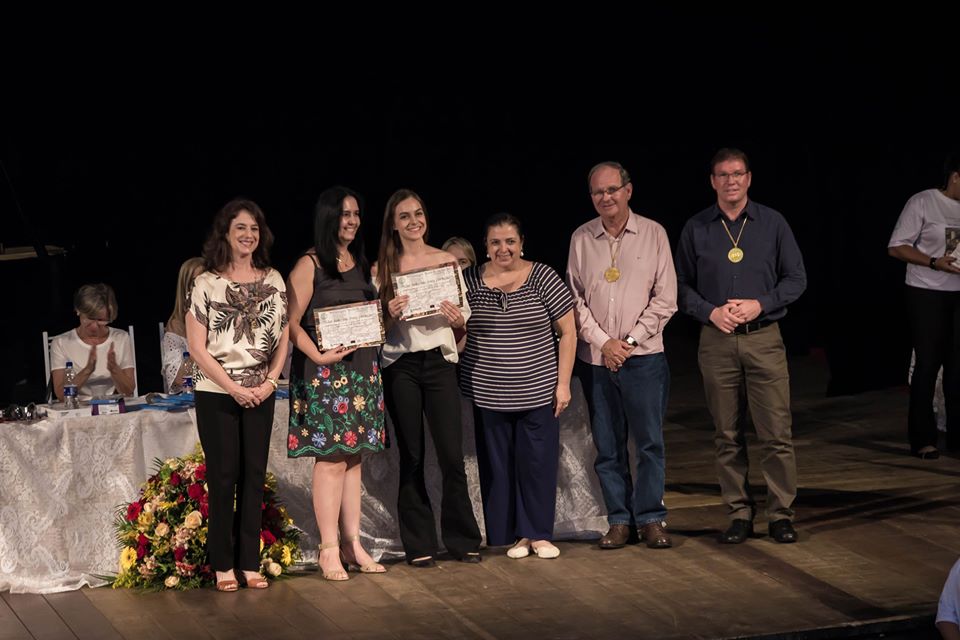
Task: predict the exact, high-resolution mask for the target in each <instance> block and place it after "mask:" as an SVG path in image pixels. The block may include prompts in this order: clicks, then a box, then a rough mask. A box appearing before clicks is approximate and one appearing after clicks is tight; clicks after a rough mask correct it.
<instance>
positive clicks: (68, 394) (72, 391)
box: [63, 360, 80, 409]
mask: <svg viewBox="0 0 960 640" xmlns="http://www.w3.org/2000/svg"><path fill="white" fill-rule="evenodd" d="M63 375H64V378H63V406H64V407H66V408H67V409H76V408H77V407H79V406H80V402H78V401H77V383H76V382H75V380H76V379H77V374H76V372H75V371H74V370H73V363H72V362H70V361H69V360H67V368H66V369H65V370H64V373H63Z"/></svg>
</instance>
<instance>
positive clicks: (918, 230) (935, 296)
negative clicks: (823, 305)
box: [887, 153, 960, 459]
mask: <svg viewBox="0 0 960 640" xmlns="http://www.w3.org/2000/svg"><path fill="white" fill-rule="evenodd" d="M958 240H960V153H958V154H954V155H952V156H951V157H949V158H948V159H947V162H946V164H945V165H944V183H943V187H942V188H940V189H927V190H926V191H921V192H920V193H918V194H916V195H914V196H913V197H912V198H910V200H908V201H907V204H906V206H905V207H904V208H903V212H902V213H901V214H900V218H899V219H898V220H897V226H896V227H895V228H894V230H893V235H891V236H890V242H889V243H888V245H887V247H888V253H889V254H890V255H891V256H893V257H894V258H898V259H900V260H903V261H904V262H906V263H907V278H906V282H907V304H906V315H907V319H908V320H909V323H910V335H911V338H912V341H913V348H914V351H915V352H916V355H917V362H916V367H915V368H914V371H913V378H912V380H911V382H910V410H909V413H908V417H907V432H908V436H909V440H910V451H911V452H912V453H913V454H914V455H915V456H919V457H920V458H926V459H933V458H937V457H939V455H940V452H939V450H938V449H937V425H936V419H935V417H934V414H933V394H934V388H935V386H936V383H937V372H938V371H939V370H940V367H941V366H942V367H943V393H944V399H945V401H946V412H947V449H950V450H953V451H955V450H958V449H960V260H958V259H957V258H955V257H954V255H953V254H954V248H955V247H956V246H957V243H958ZM957 254H958V255H960V252H958V253H957Z"/></svg>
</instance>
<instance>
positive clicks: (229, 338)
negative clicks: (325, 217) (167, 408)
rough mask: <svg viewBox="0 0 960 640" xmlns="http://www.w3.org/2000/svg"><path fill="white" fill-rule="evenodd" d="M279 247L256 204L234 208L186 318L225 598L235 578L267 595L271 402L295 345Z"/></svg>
mask: <svg viewBox="0 0 960 640" xmlns="http://www.w3.org/2000/svg"><path fill="white" fill-rule="evenodd" d="M272 244H273V234H272V233H270V229H269V228H268V227H267V223H266V220H265V218H264V216H263V212H262V211H261V210H260V207H258V206H257V204H256V203H255V202H252V201H250V200H232V201H230V202H228V203H227V204H226V205H225V206H224V207H223V209H221V210H220V212H219V213H218V214H217V215H216V217H215V218H214V220H213V227H212V229H211V230H210V235H209V236H208V238H207V241H206V244H205V245H204V247H203V261H204V265H205V266H206V268H207V270H206V271H204V272H203V273H201V274H200V275H199V276H197V278H196V280H194V284H193V293H192V294H191V297H190V302H191V304H190V309H189V311H188V313H187V318H186V324H187V343H188V345H189V348H190V355H191V357H193V359H194V361H195V362H196V363H197V366H198V367H199V371H198V372H197V377H196V391H195V397H196V405H197V430H198V431H199V432H200V443H201V444H202V445H203V452H204V454H205V456H206V464H207V487H208V490H209V505H210V511H209V530H208V533H207V550H208V551H209V553H210V565H211V567H212V569H213V570H214V571H216V574H217V590H219V591H236V590H237V586H238V584H237V578H239V579H240V580H242V581H243V582H244V583H246V585H247V587H250V588H253V589H265V588H266V587H267V586H268V583H267V581H266V580H264V578H263V577H262V576H261V575H260V572H259V571H260V522H261V506H260V503H261V501H262V500H263V483H264V480H265V479H266V472H267V454H268V453H269V450H270V431H271V429H272V428H273V402H274V395H273V392H274V391H276V389H277V377H278V376H279V375H280V370H281V369H282V368H283V363H284V360H285V358H286V355H287V340H288V335H289V328H288V327H287V294H286V286H285V285H284V282H283V278H282V277H281V276H280V274H279V273H278V272H277V271H276V269H272V268H270V258H269V249H270V246H271V245H272ZM235 494H236V515H234V495H235ZM234 569H237V572H236V575H235V574H234Z"/></svg>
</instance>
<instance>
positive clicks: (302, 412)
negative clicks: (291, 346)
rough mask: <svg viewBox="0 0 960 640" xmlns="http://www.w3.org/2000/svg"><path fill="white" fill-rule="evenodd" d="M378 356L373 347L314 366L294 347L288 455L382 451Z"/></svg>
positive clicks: (380, 390)
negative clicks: (329, 363) (334, 361)
mask: <svg viewBox="0 0 960 640" xmlns="http://www.w3.org/2000/svg"><path fill="white" fill-rule="evenodd" d="M379 362H380V361H379V356H378V353H377V349H376V348H374V347H366V348H363V349H358V350H357V351H355V352H354V353H352V354H350V355H349V356H347V358H345V359H344V360H342V361H340V362H337V363H335V364H332V365H330V366H317V365H316V364H314V363H313V362H311V361H310V360H309V359H308V358H306V357H305V356H304V355H303V354H302V353H300V351H299V350H296V349H295V350H294V352H293V362H292V363H291V366H290V425H289V435H288V436H287V456H288V457H290V458H299V457H301V456H313V457H324V456H333V455H344V454H353V453H358V452H360V451H363V450H366V451H374V452H376V451H383V449H384V447H385V446H386V444H387V442H386V439H387V432H386V428H385V426H384V422H383V383H382V382H381V379H380V364H379Z"/></svg>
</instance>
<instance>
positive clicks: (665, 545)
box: [640, 522, 673, 549]
mask: <svg viewBox="0 0 960 640" xmlns="http://www.w3.org/2000/svg"><path fill="white" fill-rule="evenodd" d="M640 539H641V540H643V541H644V542H646V543H647V546H648V547H649V548H651V549H669V548H670V547H672V546H673V542H671V541H670V536H668V535H667V532H666V531H665V530H664V528H663V525H662V524H660V523H659V522H650V523H647V524H645V525H643V526H642V527H640Z"/></svg>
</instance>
